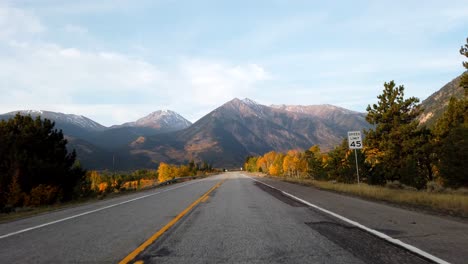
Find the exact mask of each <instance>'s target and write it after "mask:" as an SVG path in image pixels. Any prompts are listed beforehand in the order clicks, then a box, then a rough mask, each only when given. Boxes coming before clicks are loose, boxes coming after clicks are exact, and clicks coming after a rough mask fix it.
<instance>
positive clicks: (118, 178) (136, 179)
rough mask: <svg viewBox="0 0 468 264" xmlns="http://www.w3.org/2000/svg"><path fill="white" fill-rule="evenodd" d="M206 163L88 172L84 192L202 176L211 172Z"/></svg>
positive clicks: (135, 187)
mask: <svg viewBox="0 0 468 264" xmlns="http://www.w3.org/2000/svg"><path fill="white" fill-rule="evenodd" d="M213 171H214V170H213V168H212V166H211V165H210V164H209V163H207V162H201V163H196V162H194V161H190V162H189V163H188V164H186V165H172V164H168V163H164V162H161V163H160V164H159V167H158V169H155V170H136V171H134V172H130V173H128V172H117V173H114V172H109V171H101V172H99V171H89V172H88V173H87V174H86V178H85V179H86V180H85V184H84V185H85V186H86V188H84V191H85V190H86V194H87V195H88V196H93V195H101V194H107V193H114V192H124V191H130V190H139V189H142V188H146V187H151V186H155V185H157V184H159V183H163V182H165V181H168V180H172V179H174V178H179V177H186V176H203V175H206V174H207V173H209V172H213Z"/></svg>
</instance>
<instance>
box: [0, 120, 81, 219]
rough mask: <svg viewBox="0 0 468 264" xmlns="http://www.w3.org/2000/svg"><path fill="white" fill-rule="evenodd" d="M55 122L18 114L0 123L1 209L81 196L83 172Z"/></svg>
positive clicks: (49, 202)
mask: <svg viewBox="0 0 468 264" xmlns="http://www.w3.org/2000/svg"><path fill="white" fill-rule="evenodd" d="M54 125H55V124H54V122H51V121H50V120H47V119H44V120H42V119H41V118H40V117H38V118H36V119H33V118H31V116H21V115H19V114H17V115H16V116H15V117H14V118H12V119H9V120H7V121H5V120H2V121H0V210H1V211H9V210H11V209H12V208H15V207H21V206H37V205H42V204H51V203H55V202H60V201H67V200H71V199H73V198H76V197H79V196H80V195H81V192H82V191H81V187H82V184H83V182H84V181H85V171H84V170H83V169H82V168H81V166H80V165H79V163H78V162H77V161H76V154H75V152H74V151H73V152H71V153H69V152H68V151H67V148H66V144H67V140H66V139H64V137H63V133H62V131H59V130H56V129H54Z"/></svg>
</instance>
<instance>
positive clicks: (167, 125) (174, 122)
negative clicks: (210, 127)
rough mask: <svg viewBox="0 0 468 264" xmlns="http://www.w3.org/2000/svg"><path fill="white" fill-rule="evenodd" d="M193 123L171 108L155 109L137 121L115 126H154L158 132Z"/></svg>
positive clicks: (174, 129)
mask: <svg viewBox="0 0 468 264" xmlns="http://www.w3.org/2000/svg"><path fill="white" fill-rule="evenodd" d="M191 124H192V123H191V122H190V121H188V120H187V119H185V118H184V117H182V116H181V115H179V114H178V113H176V112H174V111H171V110H159V111H155V112H153V113H151V114H149V115H147V116H145V117H143V118H140V119H138V120H137V121H135V122H129V123H125V124H122V125H120V126H114V127H142V128H152V129H154V130H157V131H158V132H170V131H177V130H182V129H184V128H187V127H189V126H190V125H191Z"/></svg>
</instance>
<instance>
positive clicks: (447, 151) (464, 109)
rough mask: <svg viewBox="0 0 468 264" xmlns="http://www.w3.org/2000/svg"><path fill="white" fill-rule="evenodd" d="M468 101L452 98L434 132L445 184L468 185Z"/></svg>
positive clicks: (454, 185)
mask: <svg viewBox="0 0 468 264" xmlns="http://www.w3.org/2000/svg"><path fill="white" fill-rule="evenodd" d="M467 102H468V101H467V100H466V99H460V100H457V99H455V98H451V99H450V102H449V105H448V107H447V110H446V111H445V112H444V115H443V116H442V117H441V118H440V119H439V120H438V121H437V123H436V125H435V128H434V134H435V136H436V139H435V146H436V150H437V151H436V153H437V156H438V158H439V162H438V164H437V165H438V167H439V171H440V176H441V177H442V179H443V181H444V184H445V185H447V186H450V187H454V188H457V187H462V186H465V187H468V173H467V169H468V168H467V164H468V142H467V139H468V117H467V115H468V103H467Z"/></svg>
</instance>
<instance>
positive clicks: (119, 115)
mask: <svg viewBox="0 0 468 264" xmlns="http://www.w3.org/2000/svg"><path fill="white" fill-rule="evenodd" d="M7 48H8V49H9V51H10V54H12V56H8V57H3V58H2V57H1V55H0V79H2V80H6V84H5V85H1V86H0V93H1V94H2V97H1V98H0V104H1V107H0V112H8V111H13V110H18V109H25V108H26V109H30V108H31V109H38V108H41V109H42V110H54V111H62V112H70V113H75V114H83V115H87V114H89V116H90V117H96V118H99V119H97V121H99V122H102V123H104V124H106V125H110V124H114V123H123V122H127V121H132V120H134V119H135V118H137V117H141V116H142V115H145V114H148V113H149V112H151V111H155V110H158V109H161V108H172V109H174V108H176V109H174V110H176V111H180V112H182V113H184V112H186V113H188V115H189V116H188V118H190V119H191V120H192V121H193V120H196V119H197V118H199V117H201V116H197V115H195V114H194V111H193V108H197V109H198V112H199V111H200V110H199V109H208V108H209V107H213V106H218V105H220V103H224V102H225V101H227V100H230V99H232V98H233V97H242V96H246V95H247V94H252V92H253V91H254V90H255V85H256V83H257V82H260V81H264V80H268V79H269V78H271V77H270V75H269V74H268V73H267V71H266V70H265V69H263V68H262V67H261V66H259V65H256V64H242V65H230V64H227V63H223V62H218V61H216V60H197V59H183V60H180V61H175V62H174V65H173V66H172V67H169V68H167V69H165V70H162V69H160V68H158V67H157V66H155V65H154V64H151V63H149V62H147V61H144V60H142V59H138V58H133V57H131V56H127V55H125V54H121V53H116V52H90V51H86V50H81V49H78V48H68V47H67V48H66V47H62V46H60V45H57V44H44V43H17V42H11V43H10V44H9V45H7ZM137 102H141V103H139V104H137ZM181 105H182V107H181ZM206 111H208V110H206ZM205 113H206V112H205Z"/></svg>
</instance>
